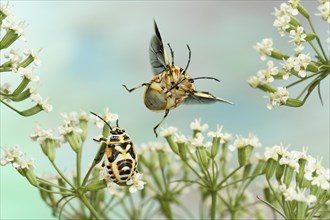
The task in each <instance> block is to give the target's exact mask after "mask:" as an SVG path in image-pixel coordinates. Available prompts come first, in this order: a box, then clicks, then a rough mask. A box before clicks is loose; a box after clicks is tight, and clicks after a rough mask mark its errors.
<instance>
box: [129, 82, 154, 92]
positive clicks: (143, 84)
mask: <svg viewBox="0 0 330 220" xmlns="http://www.w3.org/2000/svg"><path fill="white" fill-rule="evenodd" d="M149 85H150V83H142V84H141V85H140V86H137V87H134V88H131V89H129V88H127V86H126V85H123V86H124V88H125V89H126V90H127V91H128V92H133V91H134V90H136V89H139V88H141V87H143V86H149Z"/></svg>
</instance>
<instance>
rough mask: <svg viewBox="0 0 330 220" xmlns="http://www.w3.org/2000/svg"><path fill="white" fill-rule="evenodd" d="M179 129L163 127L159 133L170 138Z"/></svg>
mask: <svg viewBox="0 0 330 220" xmlns="http://www.w3.org/2000/svg"><path fill="white" fill-rule="evenodd" d="M177 130H178V129H177V128H176V127H173V126H170V127H161V131H160V133H159V135H160V136H161V137H168V136H171V135H172V134H174V133H175V132H177Z"/></svg>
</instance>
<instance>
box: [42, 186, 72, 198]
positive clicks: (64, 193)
mask: <svg viewBox="0 0 330 220" xmlns="http://www.w3.org/2000/svg"><path fill="white" fill-rule="evenodd" d="M37 188H38V189H40V190H42V191H45V192H49V193H52V194H59V195H64V196H68V195H73V194H68V193H67V192H61V191H52V190H49V189H46V188H43V187H41V186H37Z"/></svg>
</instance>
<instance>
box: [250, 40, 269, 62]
mask: <svg viewBox="0 0 330 220" xmlns="http://www.w3.org/2000/svg"><path fill="white" fill-rule="evenodd" d="M253 48H254V49H256V50H257V52H258V53H259V55H260V59H261V60H266V57H267V56H270V55H271V54H272V51H273V40H272V39H271V38H264V39H263V40H262V41H261V42H257V44H256V45H255V46H254V47H253Z"/></svg>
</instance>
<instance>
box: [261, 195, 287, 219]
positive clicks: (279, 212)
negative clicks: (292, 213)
mask: <svg viewBox="0 0 330 220" xmlns="http://www.w3.org/2000/svg"><path fill="white" fill-rule="evenodd" d="M257 199H259V200H260V201H261V202H263V203H265V204H266V205H268V206H269V207H270V208H272V210H274V211H276V212H277V213H278V214H280V215H281V216H282V217H283V218H284V219H287V218H286V217H285V215H284V214H283V213H282V212H281V211H280V210H279V209H278V208H276V207H275V206H274V205H272V204H271V203H269V202H267V201H265V200H262V199H260V198H259V196H257Z"/></svg>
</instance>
